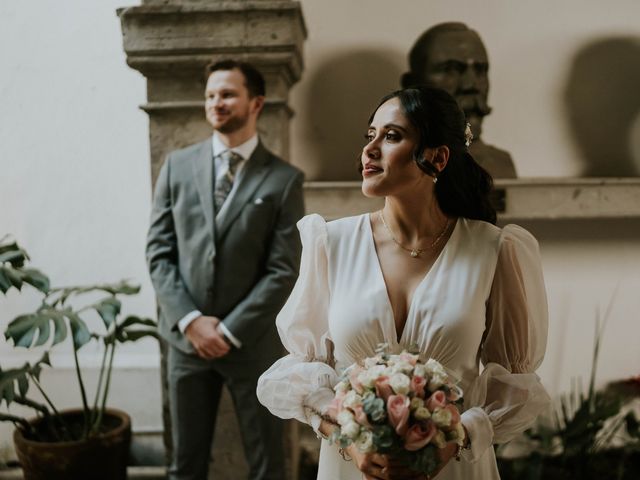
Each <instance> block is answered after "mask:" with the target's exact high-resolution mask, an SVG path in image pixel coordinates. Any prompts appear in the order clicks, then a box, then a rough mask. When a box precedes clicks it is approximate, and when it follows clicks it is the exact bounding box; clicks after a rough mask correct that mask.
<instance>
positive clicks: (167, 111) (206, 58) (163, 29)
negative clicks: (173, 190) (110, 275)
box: [118, 0, 307, 480]
mask: <svg viewBox="0 0 640 480" xmlns="http://www.w3.org/2000/svg"><path fill="white" fill-rule="evenodd" d="M118 16H119V17H120V21H121V24H122V33H123V44H124V50H125V52H126V54H127V64H128V65H129V66H130V67H131V68H134V69H135V70H138V71H139V72H141V73H142V74H143V75H144V76H145V77H146V79H147V103H146V104H144V105H142V106H141V108H142V109H143V110H144V111H145V112H147V113H148V115H149V138H150V146H151V152H150V157H151V175H152V179H153V183H154V185H155V179H156V177H157V175H158V172H159V170H160V167H161V165H162V162H163V161H164V158H165V157H166V154H167V153H169V152H170V151H172V150H175V149H176V148H180V147H183V146H186V145H189V144H192V143H195V142H198V141H200V140H203V139H204V138H206V137H208V136H209V135H211V126H210V125H209V124H208V123H207V122H206V119H205V116H204V86H205V78H204V74H203V70H204V67H205V65H206V64H207V63H209V62H210V61H212V60H217V59H223V58H230V57H231V58H235V59H241V60H245V61H248V62H250V63H252V64H253V65H255V66H256V67H257V68H258V69H259V70H260V71H261V72H262V74H263V75H264V77H265V80H266V88H267V100H266V105H265V109H264V111H263V113H262V115H261V117H260V120H259V123H258V130H259V133H260V137H261V138H262V140H263V141H264V143H265V144H266V145H267V147H268V148H269V149H271V150H272V151H274V152H275V153H277V154H279V155H280V156H282V157H283V158H285V159H288V156H289V120H290V118H291V116H292V111H291V109H290V108H289V105H288V99H289V90H290V88H291V86H292V85H293V84H294V83H295V82H296V81H297V80H298V79H299V78H300V75H301V72H302V69H303V61H302V47H303V43H304V40H305V38H306V34H307V32H306V27H305V23H304V19H303V16H302V11H301V7H300V4H299V3H298V2H295V1H290V0H280V1H271V0H252V1H251V0H246V1H245V0H235V1H228V0H227V1H223V0H145V1H143V2H142V5H140V6H135V7H126V8H120V9H118ZM164 366H166V363H165V356H164V354H163V367H164ZM163 372H164V368H163ZM163 396H164V397H165V398H164V399H163V402H164V403H165V407H166V391H165V392H163ZM167 419H168V417H167V416H166V415H165V430H166V431H167V432H169V425H168V423H167ZM288 433H289V434H288V435H287V439H286V441H287V444H288V446H287V451H288V452H292V455H291V457H290V458H289V459H288V462H289V468H290V471H291V472H292V475H291V478H296V476H295V475H294V474H293V472H296V471H297V462H298V455H297V448H294V446H295V445H296V444H297V442H296V440H295V435H296V431H295V427H293V426H291V427H290V429H289V430H288ZM165 438H166V437H165ZM167 446H168V447H169V445H167ZM214 456H215V459H216V462H215V465H214V468H213V472H214V474H216V477H215V478H225V479H229V480H233V479H235V478H238V479H240V478H246V476H247V468H246V465H245V462H244V454H243V449H242V445H241V442H240V438H239V432H238V428H237V423H236V420H235V415H234V414H233V407H232V405H231V403H230V400H229V396H228V394H226V392H225V394H224V396H223V400H222V405H221V409H220V412H219V415H218V422H217V427H216V441H215V448H214Z"/></svg>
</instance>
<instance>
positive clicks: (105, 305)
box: [91, 297, 122, 330]
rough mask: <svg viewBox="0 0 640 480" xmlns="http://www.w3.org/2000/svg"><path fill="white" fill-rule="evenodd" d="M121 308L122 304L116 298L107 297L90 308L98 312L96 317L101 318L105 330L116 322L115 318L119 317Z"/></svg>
mask: <svg viewBox="0 0 640 480" xmlns="http://www.w3.org/2000/svg"><path fill="white" fill-rule="evenodd" d="M121 307H122V302H121V301H120V300H118V299H117V298H116V297H107V298H105V299H103V300H100V301H99V302H98V303H95V304H93V305H91V308H93V309H94V310H95V311H96V312H98V315H100V318H102V321H103V322H104V326H105V327H106V328H107V330H108V329H109V327H110V326H111V325H113V323H114V322H115V321H116V317H117V316H118V315H120V309H121Z"/></svg>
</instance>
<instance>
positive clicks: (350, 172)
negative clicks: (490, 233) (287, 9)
mask: <svg viewBox="0 0 640 480" xmlns="http://www.w3.org/2000/svg"><path fill="white" fill-rule="evenodd" d="M302 6H303V9H304V14H305V19H306V22H307V26H308V29H309V37H308V40H307V44H306V55H305V62H306V70H305V73H304V76H303V79H302V81H301V82H300V83H299V84H298V85H297V86H296V87H295V88H294V90H293V95H292V106H293V108H294V110H295V111H296V118H295V119H294V122H293V128H292V131H291V139H292V157H291V158H292V159H293V161H294V163H297V164H298V165H300V166H302V167H303V168H304V169H305V171H306V172H307V174H308V176H309V178H311V179H334V180H338V179H339V180H344V179H356V178H357V176H358V175H357V173H356V170H355V168H354V167H353V164H354V159H355V158H356V157H357V155H358V153H359V150H360V148H361V145H362V136H363V134H364V128H365V123H366V121H367V118H368V116H369V113H370V111H371V109H372V108H373V107H374V106H375V105H376V104H377V100H378V99H379V98H380V97H381V96H382V95H383V94H384V93H386V92H388V91H390V90H393V89H395V88H397V87H398V86H399V77H400V75H401V74H402V73H403V72H404V71H406V67H407V64H406V55H407V52H408V50H409V49H410V48H411V46H412V44H413V42H414V41H415V39H416V38H417V37H418V36H419V35H420V34H421V33H422V32H423V31H424V30H426V29H427V28H428V27H430V26H432V25H434V24H436V23H439V22H443V21H463V22H465V23H467V24H468V25H469V26H470V27H472V28H474V29H476V30H477V31H478V32H479V33H480V35H481V36H482V38H483V40H484V42H485V45H486V47H487V50H488V52H489V58H490V63H491V70H490V81H491V91H490V97H489V100H490V104H491V106H493V109H494V110H493V113H492V114H491V115H490V116H489V117H488V118H487V119H486V121H485V125H484V135H483V137H484V139H485V141H487V142H489V143H493V144H495V145H497V146H500V147H502V148H505V149H506V150H508V151H510V152H511V154H512V156H513V159H514V162H515V164H516V167H517V169H518V171H519V174H520V175H521V176H524V177H527V176H580V175H582V173H583V172H584V171H585V168H586V165H585V162H586V159H589V161H590V162H592V163H597V162H598V161H599V160H600V159H602V158H606V159H607V164H608V165H611V164H618V165H619V166H618V167H617V168H612V169H611V170H608V172H613V171H615V170H617V171H623V170H625V168H626V170H628V171H631V170H635V171H636V172H640V90H639V89H638V88H637V85H639V84H640V26H639V25H640V24H639V23H638V19H640V2H638V1H637V0H613V1H611V2H604V1H602V0H563V1H561V2H558V1H556V0H536V1H525V0H483V1H473V0H467V1H463V0H428V1H427V0H396V1H392V2H389V1H384V0H349V1H344V0H302ZM583 72H586V73H584V74H583ZM569 85H571V88H569ZM569 93H570V94H569ZM570 112H571V115H572V117H573V119H574V120H573V121H572V122H571V124H570V122H569V120H568V119H569V115H570ZM570 125H572V127H570ZM576 137H578V138H579V140H578V141H577V142H576V141H574V138H576ZM630 164H633V165H630Z"/></svg>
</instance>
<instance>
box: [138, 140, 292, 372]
mask: <svg viewBox="0 0 640 480" xmlns="http://www.w3.org/2000/svg"><path fill="white" fill-rule="evenodd" d="M240 177H241V178H239V179H238V181H239V182H240V183H239V185H238V189H237V191H236V192H235V194H234V196H233V197H231V198H230V202H231V203H230V204H229V205H228V206H227V208H226V213H225V215H224V217H223V218H220V217H218V218H216V216H215V211H214V204H213V190H214V161H213V153H212V147H211V138H209V139H207V140H205V141H204V142H201V143H198V144H195V145H192V146H189V147H187V148H184V149H182V150H177V151H175V152H172V153H171V154H169V156H168V157H167V159H166V161H165V163H164V165H163V166H162V169H161V171H160V174H159V176H158V180H157V182H156V189H155V194H154V201H153V208H152V213H151V225H150V228H149V234H148V237H147V262H148V265H149V271H150V274H151V281H152V283H153V286H154V288H155V291H156V295H157V300H158V304H159V307H160V320H159V332H160V334H161V335H162V337H164V338H165V339H166V340H167V341H168V342H169V343H171V344H172V345H173V346H175V347H176V348H179V349H180V350H182V351H184V352H187V353H194V349H193V347H192V345H191V343H190V342H189V340H188V339H187V338H186V337H185V336H184V335H183V334H182V333H181V332H180V330H179V329H178V325H177V323H178V321H179V320H180V319H181V318H182V317H184V316H185V315H186V314H187V313H189V312H192V311H194V310H200V311H201V312H202V313H203V314H205V315H214V316H216V317H218V318H220V319H221V320H222V321H223V322H224V324H225V326H226V327H227V328H228V329H229V331H230V332H231V333H232V334H233V335H234V336H235V337H236V338H237V339H238V340H240V341H241V342H242V348H241V349H239V350H235V349H233V350H232V352H231V353H230V354H228V355H227V357H230V358H231V360H233V358H234V356H238V355H247V354H249V356H251V352H253V354H254V355H255V354H260V353H263V354H265V353H269V352H270V354H269V355H268V356H270V357H277V356H278V354H279V352H280V351H281V348H282V347H281V346H280V342H279V339H278V335H277V331H276V328H275V317H276V315H277V313H278V312H279V311H280V309H281V308H282V306H283V305H284V303H285V301H286V299H287V298H288V296H289V293H290V292H291V289H292V288H293V285H294V283H295V281H296V278H297V276H298V268H299V262H300V253H301V248H302V247H301V244H300V237H299V234H298V231H297V229H296V222H297V221H298V220H299V219H300V218H301V217H302V216H303V214H304V203H303V194H302V183H303V174H302V172H300V171H299V170H298V169H296V168H295V167H293V166H291V165H289V164H288V163H286V162H284V161H282V160H280V159H279V158H277V157H276V156H275V155H273V154H272V153H271V152H269V151H268V150H266V149H265V148H264V146H263V145H262V143H259V144H258V146H257V148H256V150H255V151H254V153H253V155H252V156H251V158H250V159H249V160H248V162H247V163H246V165H245V167H244V170H243V172H242V175H240ZM259 342H260V345H258V343H259Z"/></svg>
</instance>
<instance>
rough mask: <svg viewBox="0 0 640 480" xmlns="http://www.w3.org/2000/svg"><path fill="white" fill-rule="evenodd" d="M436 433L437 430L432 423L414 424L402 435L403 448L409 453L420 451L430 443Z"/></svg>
mask: <svg viewBox="0 0 640 480" xmlns="http://www.w3.org/2000/svg"><path fill="white" fill-rule="evenodd" d="M436 433H437V428H436V426H435V424H434V423H433V422H431V421H428V422H420V423H416V424H415V425H414V426H412V427H411V428H410V429H409V430H407V433H406V434H405V435H404V448H405V449H406V450H409V451H410V452H415V451H416V450H420V449H421V448H422V447H424V446H425V445H426V444H427V443H429V442H430V441H431V439H432V438H433V437H434V435H435V434H436Z"/></svg>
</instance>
